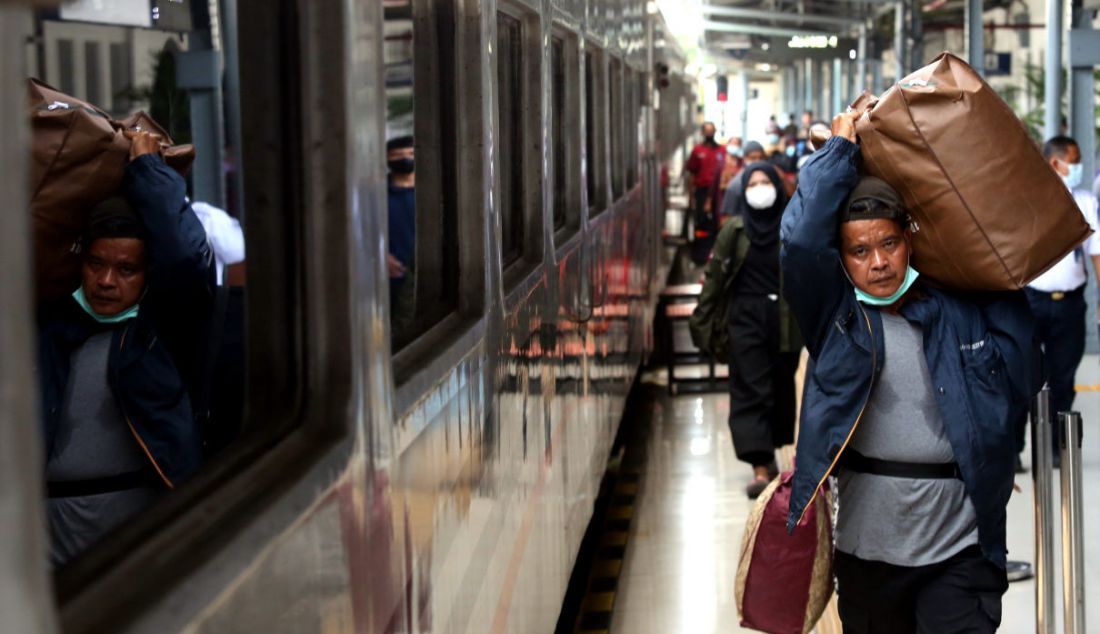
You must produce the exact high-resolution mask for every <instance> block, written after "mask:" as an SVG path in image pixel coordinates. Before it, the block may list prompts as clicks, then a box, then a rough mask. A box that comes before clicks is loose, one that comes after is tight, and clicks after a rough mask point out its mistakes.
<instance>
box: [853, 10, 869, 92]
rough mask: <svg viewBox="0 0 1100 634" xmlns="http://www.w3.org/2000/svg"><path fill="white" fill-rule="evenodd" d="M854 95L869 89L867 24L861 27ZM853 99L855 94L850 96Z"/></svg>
mask: <svg viewBox="0 0 1100 634" xmlns="http://www.w3.org/2000/svg"><path fill="white" fill-rule="evenodd" d="M854 83H855V87H854V88H853V90H852V92H853V93H860V92H863V91H864V90H865V89H866V88H867V23H866V22H864V23H863V24H860V25H859V45H858V48H857V49H856V80H855V82H854ZM850 96H852V97H854V96H855V94H852V95H850Z"/></svg>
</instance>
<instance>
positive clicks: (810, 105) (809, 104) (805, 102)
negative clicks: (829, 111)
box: [802, 57, 819, 116]
mask: <svg viewBox="0 0 1100 634" xmlns="http://www.w3.org/2000/svg"><path fill="white" fill-rule="evenodd" d="M804 69H805V70H804V71H803V76H804V79H805V80H806V81H805V82H803V86H804V91H803V95H802V109H803V110H813V109H814V60H813V59H811V58H809V57H807V58H806V59H805V60H804ZM818 115H819V113H817V112H815V113H814V116H818Z"/></svg>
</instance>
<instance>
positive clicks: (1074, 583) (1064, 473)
mask: <svg viewBox="0 0 1100 634" xmlns="http://www.w3.org/2000/svg"><path fill="white" fill-rule="evenodd" d="M1031 423H1032V424H1031V452H1032V454H1031V455H1032V462H1031V464H1032V481H1033V483H1034V487H1035V632H1036V634H1055V613H1054V609H1055V608H1054V596H1055V592H1056V591H1057V589H1056V587H1055V576H1054V573H1055V570H1054V511H1053V501H1054V447H1053V444H1054V443H1053V433H1052V432H1053V430H1054V427H1053V425H1054V421H1053V420H1052V417H1051V411H1050V390H1049V388H1046V387H1044V388H1043V390H1042V391H1041V392H1039V395H1038V396H1036V397H1035V402H1034V404H1033V406H1032V411H1031ZM1057 424H1058V430H1059V434H1058V437H1059V441H1060V442H1059V450H1060V456H1059V458H1060V466H1059V470H1060V474H1059V475H1060V479H1061V482H1060V489H1061V515H1062V521H1061V528H1062V609H1063V628H1064V629H1063V632H1064V633H1065V634H1085V632H1086V631H1087V630H1086V628H1085V565H1084V564H1085V558H1084V534H1085V533H1084V520H1083V516H1082V504H1083V499H1082V495H1081V434H1082V431H1083V430H1082V427H1083V426H1082V424H1081V414H1080V413H1078V412H1059V413H1058V421H1057Z"/></svg>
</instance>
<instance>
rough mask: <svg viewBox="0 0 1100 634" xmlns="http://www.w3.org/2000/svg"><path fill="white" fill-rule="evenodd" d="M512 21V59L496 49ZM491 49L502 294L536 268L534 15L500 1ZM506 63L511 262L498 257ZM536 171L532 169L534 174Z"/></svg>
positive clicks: (538, 153) (538, 68) (538, 158)
mask: <svg viewBox="0 0 1100 634" xmlns="http://www.w3.org/2000/svg"><path fill="white" fill-rule="evenodd" d="M502 18H503V19H506V20H512V21H514V22H516V23H517V25H518V29H519V34H518V45H517V47H516V52H518V55H505V51H504V50H503V48H502V47H501V45H500V34H499V26H500V22H501V19H502ZM493 24H494V30H493V33H494V35H495V37H494V44H495V46H494V47H493V55H492V69H491V72H492V76H493V77H494V78H497V81H496V82H495V83H494V86H493V102H492V108H491V110H492V113H493V140H494V144H499V146H498V148H497V149H496V151H494V152H493V158H494V161H495V162H496V165H495V166H494V170H493V172H494V174H495V177H494V183H493V186H494V188H495V190H496V197H495V201H496V209H495V211H496V214H497V217H498V220H499V223H498V224H499V227H500V234H499V235H498V236H497V237H498V241H497V246H498V248H499V252H500V260H501V268H502V274H503V287H504V291H505V293H508V292H510V291H511V290H513V289H514V288H515V287H516V286H517V285H519V284H520V283H521V282H522V281H523V280H524V279H526V278H527V277H528V275H530V274H531V273H532V272H533V271H534V270H536V269H537V268H538V266H539V265H540V264H541V263H542V257H543V249H542V246H543V240H542V215H543V209H542V187H543V174H542V168H541V166H542V145H543V142H542V134H541V133H540V131H541V130H542V107H541V103H542V99H541V95H542V59H543V45H542V37H541V24H540V18H539V14H538V13H536V12H534V11H532V10H531V9H530V8H528V7H526V6H524V5H522V4H520V3H518V2H501V3H499V4H498V5H497V10H496V14H495V16H494V22H493ZM504 59H507V60H508V61H509V62H516V63H517V66H518V71H519V72H518V77H517V79H518V84H519V90H518V91H516V92H515V93H513V96H514V97H515V98H516V103H515V104H513V105H514V108H513V112H515V113H517V116H516V122H517V128H516V129H517V132H518V134H516V135H515V136H514V140H516V141H518V145H519V147H518V148H515V154H513V155H512V157H513V158H516V159H518V161H516V160H513V161H508V164H509V165H511V166H512V167H513V168H514V169H518V170H519V180H518V183H519V184H520V186H521V187H522V191H521V193H520V196H519V197H518V201H519V204H520V208H519V213H518V215H517V216H516V217H514V218H513V219H515V218H518V219H519V220H520V221H521V223H522V225H521V227H520V230H519V231H518V238H519V252H518V253H517V254H516V255H517V257H514V258H511V259H507V257H506V256H507V255H508V254H506V253H505V252H504V231H505V226H504V215H505V213H506V210H505V209H504V203H503V201H504V176H505V173H504V168H505V162H506V161H505V158H504V154H503V152H502V151H501V149H500V148H502V147H503V144H504V143H505V140H504V138H503V136H502V133H501V126H500V124H501V120H502V116H501V95H502V93H503V91H502V90H501V86H500V81H499V77H500V72H501V68H500V62H501V61H502V60H504ZM535 167H537V168H538V169H534V168H535Z"/></svg>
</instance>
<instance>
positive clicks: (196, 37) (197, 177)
mask: <svg viewBox="0 0 1100 634" xmlns="http://www.w3.org/2000/svg"><path fill="white" fill-rule="evenodd" d="M191 14H192V15H191V18H192V22H193V25H194V27H193V28H194V30H193V31H191V36H190V38H188V40H189V41H188V49H187V51H185V52H182V53H179V54H178V56H177V58H176V86H177V87H178V88H182V89H184V90H186V91H187V96H188V99H189V102H190V106H191V142H192V143H193V144H194V146H195V162H194V163H193V164H192V165H191V183H192V185H193V193H194V200H197V201H202V202H208V203H210V204H212V205H214V206H216V207H221V208H223V209H224V208H225V179H224V178H223V177H222V150H223V148H224V147H225V141H224V135H223V133H222V131H223V130H224V129H225V119H224V114H223V108H222V81H221V51H220V50H218V49H219V43H218V42H216V41H215V40H213V39H212V37H211V32H212V31H214V30H216V29H215V28H214V27H215V26H216V25H217V24H218V13H217V4H216V3H210V4H208V3H206V2H194V3H192V4H191Z"/></svg>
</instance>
